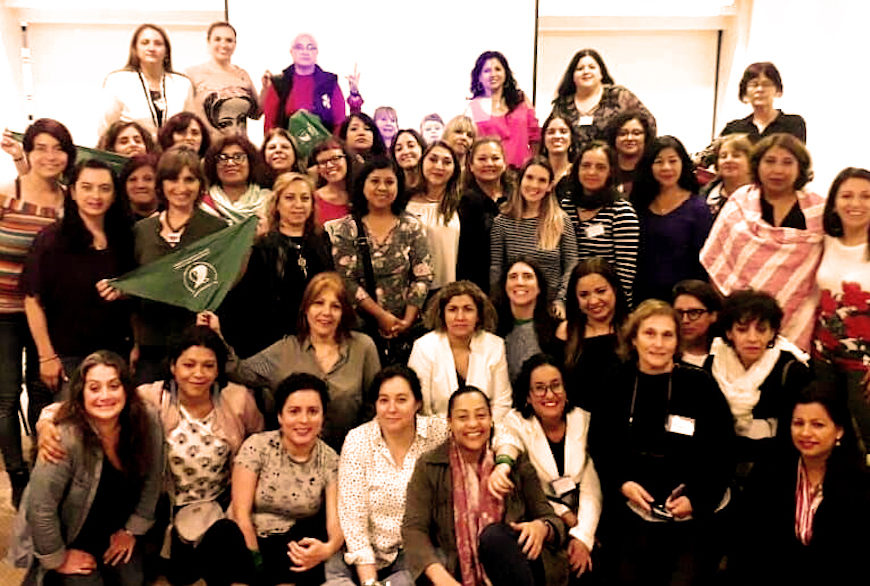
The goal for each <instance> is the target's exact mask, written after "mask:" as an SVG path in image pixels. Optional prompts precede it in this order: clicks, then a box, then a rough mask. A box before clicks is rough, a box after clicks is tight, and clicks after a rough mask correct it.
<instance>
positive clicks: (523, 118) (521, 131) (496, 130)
mask: <svg viewBox="0 0 870 586" xmlns="http://www.w3.org/2000/svg"><path fill="white" fill-rule="evenodd" d="M466 115H467V116H468V117H469V118H471V119H472V120H473V121H474V123H475V124H476V125H477V132H478V135H479V136H498V137H499V138H501V139H502V143H503V145H504V151H505V160H506V161H507V164H508V165H510V166H511V167H514V168H519V167H521V166H522V165H523V163H525V162H526V161H527V160H528V159H529V158H530V157H531V156H532V155H533V154H534V152H535V147H536V145H537V143H538V142H540V140H541V129H540V127H539V126H538V118H537V117H536V116H535V109H534V108H533V107H532V105H531V103H530V102H529V100H528V99H527V98H526V95H525V94H524V93H523V92H522V90H520V89H519V88H518V87H517V82H516V80H515V79H514V74H513V72H511V68H510V65H508V62H507V58H505V56H504V55H502V54H501V53H499V52H498V51H484V52H483V53H481V54H480V56H478V58H477V61H475V63H474V68H473V69H472V70H471V101H470V102H469V104H468V108H467V109H466Z"/></svg>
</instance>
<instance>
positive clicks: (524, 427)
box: [494, 354, 601, 576]
mask: <svg viewBox="0 0 870 586" xmlns="http://www.w3.org/2000/svg"><path fill="white" fill-rule="evenodd" d="M589 418H590V415H589V412H588V411H585V410H583V409H581V408H579V407H576V406H575V405H573V404H572V401H571V399H570V397H569V396H568V394H567V393H566V391H565V385H564V376H563V374H562V368H561V367H560V366H559V364H558V362H557V361H556V360H555V359H554V358H552V357H551V356H548V355H546V354H537V355H535V356H532V357H531V358H529V359H528V360H526V361H525V363H524V364H523V367H522V370H521V371H520V375H519V377H518V379H517V384H516V385H514V392H513V409H512V410H511V411H510V412H508V414H507V415H506V416H505V418H504V425H505V427H506V428H507V430H508V431H509V432H511V433H513V435H515V436H516V437H517V438H519V440H520V441H521V443H522V445H523V449H524V450H525V452H526V453H527V454H528V457H529V461H531V463H532V465H533V466H534V467H535V472H537V473H538V479H539V480H540V482H541V488H542V489H543V490H544V494H545V495H547V500H549V501H550V504H551V505H552V506H553V509H554V510H555V511H556V514H558V515H559V516H560V517H561V518H562V521H564V522H565V525H566V527H567V528H568V536H569V539H568V543H567V547H566V550H567V554H568V561H569V563H570V565H571V572H572V573H573V574H576V575H577V576H580V575H582V574H583V573H584V572H586V571H588V570H591V569H592V558H591V557H590V552H591V551H592V547H593V545H594V543H595V530H596V529H597V527H598V519H599V517H600V515H601V484H600V483H599V481H598V474H597V473H596V472H595V467H594V466H593V465H592V459H591V458H590V457H589V454H588V453H587V452H586V435H587V433H588V431H589ZM506 451H507V450H506V449H505V448H501V449H500V450H499V452H501V453H500V454H499V456H498V457H497V458H496V461H497V462H498V463H497V464H496V469H495V470H494V472H496V473H498V472H506V473H507V472H509V471H510V468H511V466H512V462H511V460H512V459H513V458H514V457H516V454H515V453H514V454H506V453H504V452H506Z"/></svg>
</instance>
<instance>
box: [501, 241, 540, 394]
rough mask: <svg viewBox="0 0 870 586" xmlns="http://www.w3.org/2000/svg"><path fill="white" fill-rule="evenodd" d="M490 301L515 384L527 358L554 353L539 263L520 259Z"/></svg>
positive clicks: (503, 278)
mask: <svg viewBox="0 0 870 586" xmlns="http://www.w3.org/2000/svg"><path fill="white" fill-rule="evenodd" d="M492 297H493V304H494V305H495V309H496V313H497V314H498V328H497V329H496V331H495V333H496V334H498V335H499V336H501V337H502V338H504V344H505V354H506V355H507V363H508V375H509V376H510V380H511V381H515V380H516V378H517V376H518V375H519V373H520V369H521V368H522V366H523V363H524V362H525V361H526V360H527V359H528V358H530V357H532V356H534V355H535V354H540V353H541V352H546V353H548V354H549V353H553V350H554V346H555V345H556V344H555V330H556V323H555V320H554V319H553V317H552V316H551V315H550V310H549V307H548V305H547V280H546V279H545V278H544V273H543V271H541V268H540V267H539V266H538V263H536V262H535V261H534V260H532V259H530V258H526V257H522V256H521V257H519V258H518V259H517V260H515V261H514V262H513V263H512V264H511V265H510V266H509V267H508V269H507V270H506V271H505V272H504V275H503V276H502V278H501V281H500V282H499V288H498V289H496V290H495V291H494V292H493V295H492Z"/></svg>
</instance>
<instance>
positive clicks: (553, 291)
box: [489, 214, 577, 302]
mask: <svg viewBox="0 0 870 586" xmlns="http://www.w3.org/2000/svg"><path fill="white" fill-rule="evenodd" d="M563 225H564V227H563V231H562V238H561V240H560V241H559V245H558V246H557V247H556V248H554V249H553V250H542V249H541V248H539V247H538V236H537V232H538V219H537V218H523V219H520V220H515V219H513V218H511V217H509V216H506V215H504V214H499V215H498V216H496V218H495V221H494V222H493V224H492V232H491V233H490V262H491V263H492V264H491V265H490V271H489V276H490V283H491V286H490V291H494V290H495V289H496V288H497V287H498V282H499V279H500V278H501V276H502V271H506V270H508V268H510V264H511V263H512V262H514V261H515V260H516V259H518V258H519V257H521V256H527V257H529V258H530V259H532V260H533V261H535V262H536V263H537V264H538V266H539V267H540V268H541V271H543V273H544V278H545V279H546V280H547V289H548V294H547V297H548V301H549V302H553V301H555V300H559V301H564V300H565V292H566V291H567V289H568V277H569V276H571V271H572V270H573V269H574V265H575V264H577V242H576V239H575V237H574V230H573V229H572V226H571V220H569V219H568V217H567V216H566V217H565V218H564V221H563Z"/></svg>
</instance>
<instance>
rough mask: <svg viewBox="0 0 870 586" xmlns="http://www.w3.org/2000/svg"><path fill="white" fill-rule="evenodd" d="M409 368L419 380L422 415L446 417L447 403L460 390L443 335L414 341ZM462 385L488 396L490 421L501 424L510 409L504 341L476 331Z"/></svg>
mask: <svg viewBox="0 0 870 586" xmlns="http://www.w3.org/2000/svg"><path fill="white" fill-rule="evenodd" d="M408 366H410V367H411V368H413V369H414V372H416V373H417V376H418V377H420V387H421V390H422V392H423V413H424V414H426V415H440V416H442V417H444V416H446V415H447V401H448V399H450V395H452V394H453V391H455V390H456V389H457V388H459V379H458V378H457V376H456V363H455V362H454V361H453V351H452V350H451V349H450V341H449V340H448V339H447V333H446V332H437V331H435V332H429V333H428V334H426V335H424V336H422V337H421V338H419V339H417V341H416V342H414V347H413V349H412V350H411V356H410V357H409V358H408ZM467 374H468V375H467V376H466V378H465V384H467V385H471V386H473V387H477V388H478V389H480V390H481V391H483V394H485V395H486V396H487V397H489V400H490V404H491V406H492V418H493V419H494V420H495V421H497V422H498V421H501V419H502V417H504V416H505V414H506V413H507V412H508V411H509V410H510V408H511V402H512V399H511V385H510V379H509V378H508V366H507V355H506V354H505V346H504V340H503V339H502V338H500V337H498V336H496V335H495V334H490V333H489V332H485V331H482V330H481V331H478V332H476V333H475V334H474V336H472V338H471V355H470V356H469V357H468V373H467Z"/></svg>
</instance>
